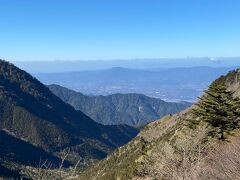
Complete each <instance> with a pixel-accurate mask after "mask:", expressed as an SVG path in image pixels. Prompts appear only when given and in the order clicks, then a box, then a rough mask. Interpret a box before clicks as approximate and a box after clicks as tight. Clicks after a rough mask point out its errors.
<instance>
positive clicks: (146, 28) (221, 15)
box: [0, 0, 240, 61]
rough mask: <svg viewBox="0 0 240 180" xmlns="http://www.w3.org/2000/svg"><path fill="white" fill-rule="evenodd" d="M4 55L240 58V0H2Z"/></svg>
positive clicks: (25, 57)
mask: <svg viewBox="0 0 240 180" xmlns="http://www.w3.org/2000/svg"><path fill="white" fill-rule="evenodd" d="M0 7H1V10H0V41H1V43H0V58H4V59H7V60H14V61H17V60H56V59H61V60H80V59H84V60H87V59H132V58H166V57H167V58H175V57H187V56H195V57H203V56H240V51H239V49H240V1H239V0H0Z"/></svg>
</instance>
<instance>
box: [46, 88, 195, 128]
mask: <svg viewBox="0 0 240 180" xmlns="http://www.w3.org/2000/svg"><path fill="white" fill-rule="evenodd" d="M48 87H49V89H50V90H51V91H52V92H53V93H54V94H55V95H57V96H58V97H60V98H61V99H62V100H63V101H64V102H66V103H68V104H70V105H72V106H73V107H74V108H75V109H76V110H80V111H82V112H83V113H85V114H86V115H88V116H89V117H91V118H92V119H93V120H95V121H97V122H99V123H101V124H105V125H118V124H127V125H130V126H134V127H141V126H143V125H145V124H147V123H149V122H152V121H154V120H156V119H159V118H161V117H163V116H165V115H168V114H175V113H176V112H179V111H181V110H183V109H185V108H187V107H189V106H190V105H191V103H187V102H180V103H172V102H165V101H162V100H160V99H156V98H151V97H147V96H145V95H142V94H113V95H108V96H86V95H83V94H82V93H79V92H76V91H73V90H70V89H67V88H64V87H61V86H59V85H49V86H48Z"/></svg>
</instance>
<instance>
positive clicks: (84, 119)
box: [0, 60, 138, 166]
mask: <svg viewBox="0 0 240 180" xmlns="http://www.w3.org/2000/svg"><path fill="white" fill-rule="evenodd" d="M137 132H138V131H137V130H136V129H134V128H132V127H129V126H126V125H120V126H104V125H101V124H98V123H96V122H95V121H93V120H92V119H91V118H89V117H88V116H86V115H85V114H84V113H82V112H81V111H76V110H75V109H74V108H73V107H71V106H70V105H68V104H66V103H64V102H63V101H62V100H61V99H60V98H58V97H57V96H55V95H54V94H53V93H52V92H51V91H50V90H49V89H48V88H47V87H46V86H45V85H43V84H42V83H40V82H39V81H38V80H37V79H35V78H33V77H32V76H31V75H29V74H28V73H26V72H25V71H22V70H20V69H19V68H17V67H16V66H14V65H13V64H10V63H8V62H6V61H3V60H0V136H1V138H0V145H1V146H3V147H1V148H0V162H1V161H5V160H6V161H12V162H14V163H19V164H24V165H31V166H37V165H38V163H39V162H36V161H39V160H40V158H41V157H42V158H46V159H49V160H53V162H52V163H53V164H54V161H55V162H56V163H55V165H58V163H59V161H58V156H61V154H63V153H64V152H68V153H69V156H68V160H70V161H71V160H74V161H78V159H79V158H81V159H84V160H86V161H88V160H96V159H101V158H103V157H105V156H106V155H107V154H108V153H109V152H111V151H112V150H113V149H114V148H116V147H118V146H120V145H123V144H124V143H127V142H128V141H129V140H130V139H132V138H133V137H134V136H135V135H136V134H137ZM10 142H12V143H10ZM13 145H14V146H13ZM23 150H24V151H25V152H24V153H23ZM28 152H29V153H28ZM30 153H32V154H30Z"/></svg>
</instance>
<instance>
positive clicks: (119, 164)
mask: <svg viewBox="0 0 240 180" xmlns="http://www.w3.org/2000/svg"><path fill="white" fill-rule="evenodd" d="M214 83H216V84H219V85H226V86H227V88H228V90H232V91H233V92H234V95H235V97H240V96H239V93H240V70H236V71H232V72H230V73H229V74H228V75H226V76H222V77H220V78H219V79H217V80H216V81H214ZM238 106H239V104H238ZM196 108H197V107H196V106H195V105H193V106H192V107H191V108H189V109H187V110H185V111H183V112H180V113H177V114H175V115H172V116H165V117H164V118H162V119H161V120H159V121H155V122H153V123H150V124H149V125H147V126H146V127H145V128H144V129H143V130H142V131H141V132H140V133H139V135H138V136H137V137H136V138H134V139H133V140H132V141H131V142H129V143H128V144H127V145H125V146H123V147H120V148H119V149H117V150H116V151H115V152H114V153H113V154H111V155H110V156H108V157H107V158H106V159H104V160H103V161H100V162H99V163H97V164H96V165H94V166H93V167H91V168H89V169H87V170H85V171H84V172H82V173H81V174H80V176H79V179H85V178H87V179H101V180H102V179H147V180H148V179H189V180H190V179H206V180H207V179H220V180H224V179H239V176H240V167H239V163H240V156H239V150H240V129H235V130H233V131H232V132H231V134H230V135H228V136H227V141H222V140H219V139H218V138H216V137H215V136H212V135H211V133H212V129H211V128H210V126H209V124H208V123H206V122H203V121H200V122H199V123H198V124H193V122H196V121H198V120H199V118H198V117H195V116H194V115H193V109H196ZM236 119H239V116H238V117H236ZM110 168H111V171H109V169H110Z"/></svg>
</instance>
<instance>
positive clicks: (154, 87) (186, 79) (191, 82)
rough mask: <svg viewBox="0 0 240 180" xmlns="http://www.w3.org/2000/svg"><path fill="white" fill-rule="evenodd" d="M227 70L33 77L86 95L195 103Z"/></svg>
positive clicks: (114, 71) (98, 72) (119, 71)
mask: <svg viewBox="0 0 240 180" xmlns="http://www.w3.org/2000/svg"><path fill="white" fill-rule="evenodd" d="M230 69H232V68H228V67H216V68H215V67H205V66H196V67H186V68H181V67H179V68H171V69H160V70H159V69H157V67H156V68H155V69H154V68H153V69H151V70H143V69H127V68H122V67H114V68H111V69H108V70H96V71H81V72H64V73H40V74H34V76H36V77H37V78H38V79H40V80H41V81H42V82H43V83H45V84H47V85H50V84H58V85H61V86H64V87H67V88H70V89H73V90H76V91H79V92H82V93H83V94H87V95H110V94H115V93H123V94H126V93H140V94H145V95H147V96H150V97H157V98H160V99H162V100H166V101H175V102H179V101H190V102H193V101H195V100H196V98H197V96H200V95H201V93H202V91H203V90H204V89H206V88H207V86H208V85H209V84H210V83H211V82H212V81H213V80H214V79H216V78H217V77H219V76H220V75H223V74H226V73H227V72H228V71H229V70H230Z"/></svg>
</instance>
